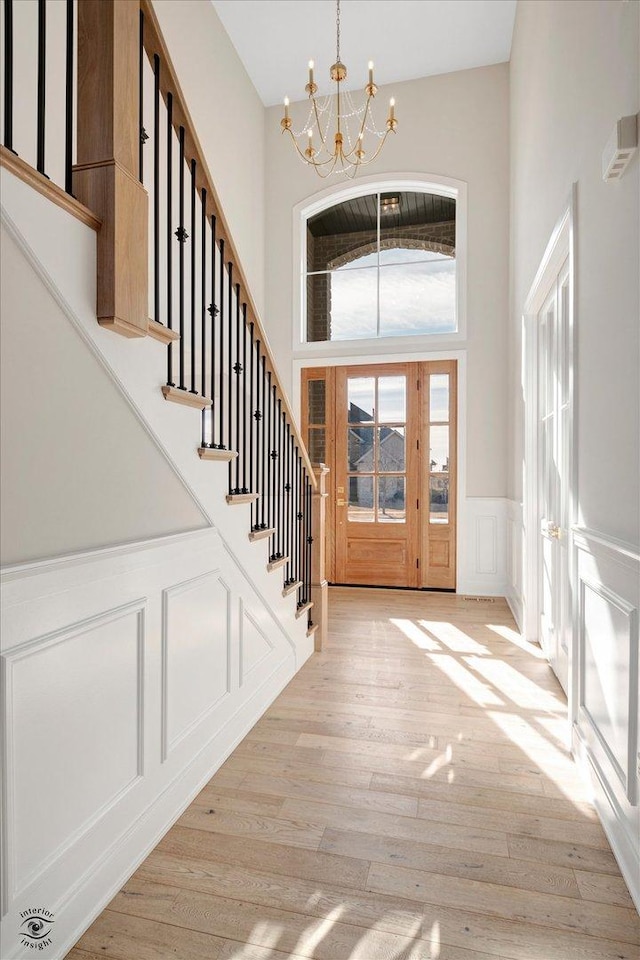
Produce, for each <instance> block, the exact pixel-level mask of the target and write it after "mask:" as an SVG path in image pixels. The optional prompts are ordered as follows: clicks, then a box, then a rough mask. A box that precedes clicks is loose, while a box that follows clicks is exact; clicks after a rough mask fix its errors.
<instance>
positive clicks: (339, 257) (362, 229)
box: [305, 191, 457, 342]
mask: <svg viewBox="0 0 640 960" xmlns="http://www.w3.org/2000/svg"><path fill="white" fill-rule="evenodd" d="M455 218H456V201H455V200H454V199H453V198H450V197H442V196H438V195H434V194H428V193H418V192H408V191H401V192H397V193H395V194H393V195H391V194H381V193H375V194H370V195H368V196H365V197H356V198H354V199H352V200H348V201H345V202H344V203H341V204H336V205H335V206H333V207H330V208H327V209H326V210H324V211H322V212H321V213H319V214H317V215H315V216H313V217H310V218H309V219H308V220H307V231H306V233H307V269H306V285H305V289H306V317H307V322H306V327H307V329H306V340H307V342H318V341H333V340H353V339H356V340H357V339H372V338H382V337H404V336H418V335H422V334H446V333H453V332H455V331H456V330H457V309H456V287H457V283H456V259H455V235H456V219H455Z"/></svg>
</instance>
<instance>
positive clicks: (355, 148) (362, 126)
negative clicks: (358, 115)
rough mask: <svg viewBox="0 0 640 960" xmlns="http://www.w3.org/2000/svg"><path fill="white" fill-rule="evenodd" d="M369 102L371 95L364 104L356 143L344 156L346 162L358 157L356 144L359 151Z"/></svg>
mask: <svg viewBox="0 0 640 960" xmlns="http://www.w3.org/2000/svg"><path fill="white" fill-rule="evenodd" d="M370 100H371V95H369V97H368V98H367V102H366V104H365V110H364V114H363V117H362V123H361V124H360V132H359V134H358V136H357V137H356V142H355V143H354V145H353V146H352V148H351V150H349V152H348V153H346V154H345V158H346V159H347V160H349V159H350V158H351V157H352V156H353V155H354V154H355V155H356V156H357V155H358V154H357V151H358V149H359V148H358V144H360V149H362V141H363V140H364V131H365V124H366V122H367V115H368V114H369V101H370ZM361 138H362V139H361ZM359 162H360V161H359Z"/></svg>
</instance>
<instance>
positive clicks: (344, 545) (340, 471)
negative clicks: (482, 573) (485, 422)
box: [302, 361, 457, 589]
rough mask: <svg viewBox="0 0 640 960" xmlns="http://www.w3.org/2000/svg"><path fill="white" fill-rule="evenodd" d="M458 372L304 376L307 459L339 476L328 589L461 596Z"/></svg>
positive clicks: (422, 366) (333, 486)
mask: <svg viewBox="0 0 640 960" xmlns="http://www.w3.org/2000/svg"><path fill="white" fill-rule="evenodd" d="M456 366H457V365H456V362H455V361H429V362H423V363H393V364H375V365H367V366H362V365H358V366H341V367H324V368H314V369H310V370H304V371H303V383H302V397H303V403H302V418H303V424H304V426H305V430H306V436H307V442H308V447H309V453H310V456H311V459H312V460H313V461H315V462H324V463H326V464H327V465H328V466H329V468H330V471H331V472H330V474H329V502H328V509H327V551H326V556H327V568H328V569H327V579H328V580H329V581H330V582H332V583H342V584H359V585H366V586H389V587H422V588H433V589H455V586H456V512H455V505H456V446H457V444H456V408H457V403H456V399H457V378H456V373H457V371H456Z"/></svg>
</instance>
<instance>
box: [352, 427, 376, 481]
mask: <svg viewBox="0 0 640 960" xmlns="http://www.w3.org/2000/svg"><path fill="white" fill-rule="evenodd" d="M347 429H348V431H349V443H348V447H349V464H348V467H347V469H348V470H349V472H350V473H373V471H374V469H375V467H374V465H375V458H374V449H373V439H374V432H373V431H374V429H375V428H374V427H347Z"/></svg>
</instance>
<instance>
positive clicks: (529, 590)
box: [522, 183, 578, 742]
mask: <svg viewBox="0 0 640 960" xmlns="http://www.w3.org/2000/svg"><path fill="white" fill-rule="evenodd" d="M576 193H577V184H575V183H574V184H573V185H572V188H571V193H570V195H569V198H568V200H567V203H566V205H565V207H564V210H563V212H562V215H561V216H560V218H559V220H558V221H557V223H556V226H555V227H554V229H553V232H552V234H551V237H550V239H549V242H548V244H547V247H546V250H545V252H544V255H543V257H542V260H541V261H540V266H539V267H538V270H537V272H536V275H535V279H534V281H533V283H532V284H531V288H530V290H529V293H528V296H527V298H526V300H525V305H524V312H523V316H522V346H523V350H522V363H523V370H522V373H523V386H524V412H525V418H524V419H525V424H524V426H525V438H524V439H525V442H524V478H523V479H524V491H523V501H524V524H523V525H524V543H523V559H524V591H523V593H524V597H523V606H524V610H523V624H524V634H525V638H526V639H527V640H529V641H532V642H535V643H537V642H538V641H539V639H540V636H539V634H540V595H539V584H540V572H541V571H540V552H539V544H538V534H539V531H538V526H539V524H538V501H539V489H538V488H539V463H538V413H539V406H538V402H539V394H538V315H539V313H540V311H541V310H542V307H543V305H544V303H545V301H546V299H547V297H548V294H549V293H550V290H551V287H552V285H553V284H554V282H555V281H556V279H557V276H558V274H559V272H560V269H561V267H562V265H563V263H564V262H565V261H566V260H567V259H568V261H569V304H568V317H567V320H568V323H569V336H568V348H569V358H568V360H569V362H568V369H569V383H568V395H569V398H570V403H571V410H572V416H571V421H570V424H569V436H568V439H567V446H568V455H569V469H568V481H569V510H568V514H569V522H568V530H567V537H568V544H567V554H568V564H569V570H568V589H569V590H570V592H571V604H570V607H569V609H570V611H571V625H570V626H571V636H570V643H569V667H568V669H569V673H568V684H567V688H568V689H567V695H568V701H569V711H568V719H569V725H568V730H567V742H569V740H570V730H571V726H572V724H573V722H574V721H575V719H576V708H577V682H578V670H577V666H578V664H577V650H576V637H577V633H576V623H577V597H576V576H575V549H574V544H573V535H574V526H575V524H576V523H577V490H578V487H577V479H578V477H577V467H578V458H577V449H576V445H577V436H578V431H577V418H578V410H577V402H576V400H577V390H576Z"/></svg>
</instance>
